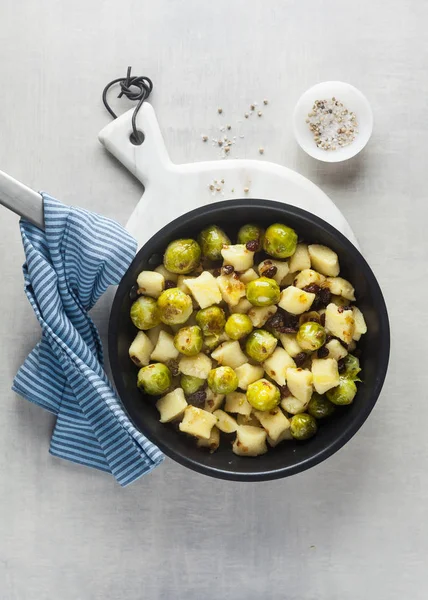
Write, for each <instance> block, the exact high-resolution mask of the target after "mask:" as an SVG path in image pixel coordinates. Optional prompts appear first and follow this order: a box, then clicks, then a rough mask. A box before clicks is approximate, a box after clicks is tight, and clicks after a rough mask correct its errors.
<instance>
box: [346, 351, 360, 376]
mask: <svg viewBox="0 0 428 600" xmlns="http://www.w3.org/2000/svg"><path fill="white" fill-rule="evenodd" d="M343 364H344V365H345V366H344V370H343V371H342V372H341V375H342V377H346V378H347V379H352V381H361V380H360V378H359V377H358V373H359V372H360V371H361V369H360V361H359V360H358V358H357V357H356V356H354V355H353V354H347V355H346V356H345V358H344V359H343Z"/></svg>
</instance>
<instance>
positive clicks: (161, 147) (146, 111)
mask: <svg viewBox="0 0 428 600" xmlns="http://www.w3.org/2000/svg"><path fill="white" fill-rule="evenodd" d="M133 112H134V111H133V110H129V111H128V112H126V113H124V114H123V115H121V116H120V117H118V118H117V119H115V120H114V121H112V122H111V123H110V124H109V125H107V126H106V127H104V129H102V131H101V132H100V133H99V135H98V139H99V141H100V142H101V144H103V146H104V147H105V148H106V149H107V150H108V151H109V152H111V154H113V156H115V157H116V158H117V160H119V161H120V162H121V163H122V164H123V165H124V166H125V167H126V168H127V169H128V170H129V171H130V172H131V173H132V174H133V175H135V177H137V179H139V180H140V181H141V182H142V183H143V184H144V185H147V183H149V182H150V181H151V180H152V179H159V178H162V177H163V176H164V174H165V171H167V170H171V169H173V165H172V163H171V160H170V158H169V156H168V152H167V149H166V146H165V142H164V139H163V136H162V133H161V130H160V128H159V123H158V120H157V118H156V114H155V111H154V110H153V107H152V106H151V104H149V103H148V102H144V104H143V106H142V107H141V109H140V111H139V113H138V115H137V127H138V129H139V131H142V132H143V134H144V141H143V143H142V144H140V145H135V144H133V143H132V141H131V134H132V125H131V119H132V114H133Z"/></svg>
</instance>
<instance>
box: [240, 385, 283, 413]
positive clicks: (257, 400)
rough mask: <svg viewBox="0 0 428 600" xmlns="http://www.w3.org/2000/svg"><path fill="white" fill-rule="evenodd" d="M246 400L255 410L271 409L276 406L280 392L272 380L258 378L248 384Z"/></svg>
mask: <svg viewBox="0 0 428 600" xmlns="http://www.w3.org/2000/svg"><path fill="white" fill-rule="evenodd" d="M247 400H248V402H249V403H250V404H251V406H252V407H254V408H255V409H256V410H272V409H273V408H275V406H278V404H279V401H280V400H281V394H280V391H279V389H278V388H277V387H276V385H274V384H273V383H272V382H270V381H268V380H267V379H259V380H258V381H255V382H254V383H250V385H249V386H248V389H247Z"/></svg>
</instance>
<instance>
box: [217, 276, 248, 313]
mask: <svg viewBox="0 0 428 600" xmlns="http://www.w3.org/2000/svg"><path fill="white" fill-rule="evenodd" d="M217 283H218V287H219V288H220V292H221V295H222V297H223V300H224V301H225V302H226V304H229V306H236V305H237V304H238V302H239V301H240V299H241V298H243V297H244V296H245V284H244V283H242V281H241V280H240V279H239V278H238V276H237V275H236V273H232V275H220V276H219V277H217Z"/></svg>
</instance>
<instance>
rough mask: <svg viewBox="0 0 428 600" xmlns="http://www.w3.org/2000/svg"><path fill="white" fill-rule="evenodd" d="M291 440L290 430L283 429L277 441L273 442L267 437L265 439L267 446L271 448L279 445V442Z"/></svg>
mask: <svg viewBox="0 0 428 600" xmlns="http://www.w3.org/2000/svg"><path fill="white" fill-rule="evenodd" d="M293 439H294V438H293V436H292V435H291V430H290V429H284V431H283V432H282V433H281V435H280V436H279V438H278V439H277V440H273V439H272V438H270V437H269V436H268V437H267V441H268V444H269V446H271V447H272V448H275V446H278V444H279V443H281V442H285V441H290V440H293Z"/></svg>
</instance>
